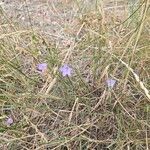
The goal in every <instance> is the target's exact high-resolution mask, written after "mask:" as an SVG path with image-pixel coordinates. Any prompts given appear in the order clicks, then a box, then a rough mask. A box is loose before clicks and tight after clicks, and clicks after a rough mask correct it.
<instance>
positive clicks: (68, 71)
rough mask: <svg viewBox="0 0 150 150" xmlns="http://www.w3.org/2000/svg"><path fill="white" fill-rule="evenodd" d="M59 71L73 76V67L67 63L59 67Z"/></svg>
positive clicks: (64, 74)
mask: <svg viewBox="0 0 150 150" xmlns="http://www.w3.org/2000/svg"><path fill="white" fill-rule="evenodd" d="M59 71H60V72H61V73H62V75H63V76H64V77H65V76H71V74H72V68H70V67H69V66H68V65H67V64H64V65H63V66H61V67H60V68H59Z"/></svg>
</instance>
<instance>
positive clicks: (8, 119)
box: [6, 117, 14, 126]
mask: <svg viewBox="0 0 150 150" xmlns="http://www.w3.org/2000/svg"><path fill="white" fill-rule="evenodd" d="M13 122H14V120H13V118H12V117H9V118H7V120H6V125H8V126H10V125H11V124H13Z"/></svg>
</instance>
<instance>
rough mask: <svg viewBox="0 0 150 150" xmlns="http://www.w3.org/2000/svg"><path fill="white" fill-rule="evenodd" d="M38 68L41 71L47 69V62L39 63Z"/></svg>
mask: <svg viewBox="0 0 150 150" xmlns="http://www.w3.org/2000/svg"><path fill="white" fill-rule="evenodd" d="M37 69H38V70H39V71H41V72H42V73H43V72H45V71H46V70H47V63H41V64H38V65H37Z"/></svg>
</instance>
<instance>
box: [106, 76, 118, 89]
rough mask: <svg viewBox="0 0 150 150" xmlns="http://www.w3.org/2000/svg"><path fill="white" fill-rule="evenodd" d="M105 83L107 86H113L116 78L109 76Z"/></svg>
mask: <svg viewBox="0 0 150 150" xmlns="http://www.w3.org/2000/svg"><path fill="white" fill-rule="evenodd" d="M106 83H107V86H108V87H109V88H113V87H114V85H115V84H116V80H114V79H110V78H109V79H107V80H106Z"/></svg>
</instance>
